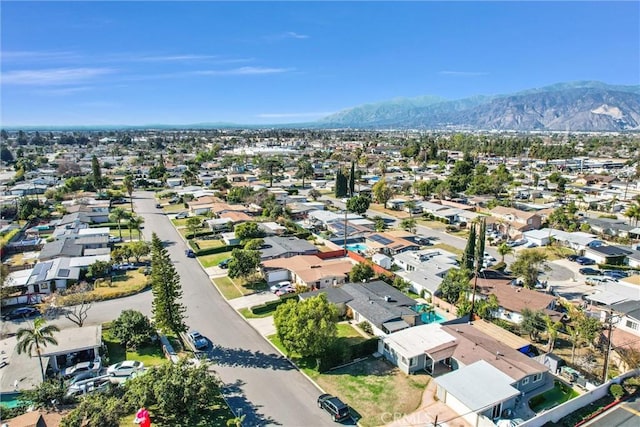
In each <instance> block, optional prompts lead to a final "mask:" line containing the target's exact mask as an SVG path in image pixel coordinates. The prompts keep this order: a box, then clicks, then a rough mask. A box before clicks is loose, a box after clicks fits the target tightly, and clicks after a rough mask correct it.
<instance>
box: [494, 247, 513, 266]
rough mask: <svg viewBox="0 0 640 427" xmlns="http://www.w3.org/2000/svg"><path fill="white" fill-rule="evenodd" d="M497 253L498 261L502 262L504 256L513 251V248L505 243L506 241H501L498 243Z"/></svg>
mask: <svg viewBox="0 0 640 427" xmlns="http://www.w3.org/2000/svg"><path fill="white" fill-rule="evenodd" d="M497 251H498V254H500V263H501V264H504V257H505V256H506V255H509V254H510V253H512V252H513V248H512V247H510V246H509V245H507V243H506V242H502V243H500V244H499V245H498V249H497Z"/></svg>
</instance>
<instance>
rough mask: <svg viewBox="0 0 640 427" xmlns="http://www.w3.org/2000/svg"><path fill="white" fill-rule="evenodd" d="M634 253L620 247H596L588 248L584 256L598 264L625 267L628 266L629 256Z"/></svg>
mask: <svg viewBox="0 0 640 427" xmlns="http://www.w3.org/2000/svg"><path fill="white" fill-rule="evenodd" d="M632 253H633V252H632V251H631V250H629V249H626V248H622V247H620V246H613V245H612V246H604V245H603V246H596V247H592V248H586V249H585V250H584V256H586V257H587V258H591V259H592V260H594V261H595V262H597V263H598V264H612V265H623V264H627V256H628V255H631V254H632Z"/></svg>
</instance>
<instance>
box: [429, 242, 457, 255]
mask: <svg viewBox="0 0 640 427" xmlns="http://www.w3.org/2000/svg"><path fill="white" fill-rule="evenodd" d="M430 247H431V248H440V249H444V250H445V251H449V252H451V253H452V254H456V255H462V253H463V252H464V251H463V250H462V249H458V248H456V247H455V246H451V245H447V244H446V243H436V244H435V245H433V246H430Z"/></svg>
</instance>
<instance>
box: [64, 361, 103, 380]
mask: <svg viewBox="0 0 640 427" xmlns="http://www.w3.org/2000/svg"><path fill="white" fill-rule="evenodd" d="M100 369H102V363H101V361H100V359H96V360H92V361H89V362H79V363H76V364H75V365H73V366H70V367H68V368H66V369H65V370H64V371H62V376H64V377H74V376H76V375H80V374H84V373H85V372H100Z"/></svg>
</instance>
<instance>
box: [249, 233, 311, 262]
mask: <svg viewBox="0 0 640 427" xmlns="http://www.w3.org/2000/svg"><path fill="white" fill-rule="evenodd" d="M264 244H265V248H264V249H261V250H260V257H261V258H262V259H271V258H278V257H281V256H284V255H289V256H293V255H311V254H315V253H317V252H319V251H318V248H316V247H315V246H314V245H312V244H311V243H309V242H307V241H306V240H302V239H298V238H297V237H278V236H273V237H265V238H264Z"/></svg>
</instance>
